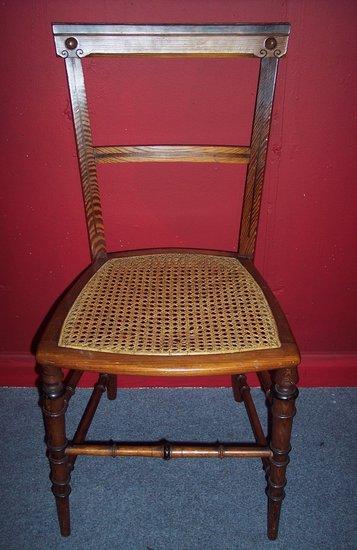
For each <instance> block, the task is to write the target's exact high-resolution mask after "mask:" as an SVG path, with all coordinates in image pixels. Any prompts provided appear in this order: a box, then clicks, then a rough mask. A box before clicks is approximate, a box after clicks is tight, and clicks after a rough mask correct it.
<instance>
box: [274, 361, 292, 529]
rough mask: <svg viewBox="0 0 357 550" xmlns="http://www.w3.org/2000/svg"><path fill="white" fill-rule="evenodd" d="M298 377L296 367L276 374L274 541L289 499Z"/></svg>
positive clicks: (281, 370)
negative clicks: (289, 475) (288, 478)
mask: <svg viewBox="0 0 357 550" xmlns="http://www.w3.org/2000/svg"><path fill="white" fill-rule="evenodd" d="M297 380H298V377H297V370H296V368H291V369H280V370H278V371H276V377H275V385H274V388H273V405H272V423H273V425H272V436H271V442H270V448H271V450H272V452H273V456H272V458H271V459H270V468H269V478H268V488H267V495H268V537H269V539H271V540H274V539H276V538H277V536H278V529H279V517H280V509H281V503H282V501H283V499H284V497H285V491H284V487H285V485H286V477H285V472H286V467H287V465H288V463H289V452H290V450H291V446H290V437H291V428H292V423H293V418H294V415H295V412H296V409H295V398H296V397H297V394H298V391H297V388H296V383H297Z"/></svg>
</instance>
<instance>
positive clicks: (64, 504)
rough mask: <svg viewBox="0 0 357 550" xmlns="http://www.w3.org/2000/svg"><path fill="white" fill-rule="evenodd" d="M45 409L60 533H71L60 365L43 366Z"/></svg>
mask: <svg viewBox="0 0 357 550" xmlns="http://www.w3.org/2000/svg"><path fill="white" fill-rule="evenodd" d="M41 377H42V390H43V397H42V410H43V415H44V421H45V427H46V443H47V451H48V458H49V462H50V468H51V475H50V479H51V481H52V492H53V494H54V496H55V499H56V506H57V515H58V521H59V526H60V530H61V535H63V536H64V537H67V536H68V535H69V534H70V531H71V528H70V514H69V494H70V492H71V487H70V485H69V482H70V475H69V468H68V458H67V455H66V454H65V449H66V447H67V439H66V432H65V411H66V407H67V402H66V400H65V398H64V386H63V383H62V379H63V376H62V371H61V369H59V368H57V367H52V366H42V367H41Z"/></svg>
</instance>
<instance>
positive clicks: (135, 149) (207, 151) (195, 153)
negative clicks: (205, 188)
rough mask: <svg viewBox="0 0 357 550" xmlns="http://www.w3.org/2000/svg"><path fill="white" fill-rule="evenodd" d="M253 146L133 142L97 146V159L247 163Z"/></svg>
mask: <svg viewBox="0 0 357 550" xmlns="http://www.w3.org/2000/svg"><path fill="white" fill-rule="evenodd" d="M249 156H250V147H233V146H232V147H229V146H215V145H205V146H198V145H131V146H125V147H121V146H116V147H94V157H95V159H96V161H97V162H98V163H110V162H223V163H238V164H247V163H248V162H249Z"/></svg>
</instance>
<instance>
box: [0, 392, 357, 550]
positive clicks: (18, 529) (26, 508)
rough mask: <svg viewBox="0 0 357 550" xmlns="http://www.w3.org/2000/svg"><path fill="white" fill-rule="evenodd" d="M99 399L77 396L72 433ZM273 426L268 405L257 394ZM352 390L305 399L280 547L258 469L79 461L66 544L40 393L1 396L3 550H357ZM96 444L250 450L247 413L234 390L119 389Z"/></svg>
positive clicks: (226, 463)
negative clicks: (220, 444)
mask: <svg viewBox="0 0 357 550" xmlns="http://www.w3.org/2000/svg"><path fill="white" fill-rule="evenodd" d="M89 394H90V391H89V390H77V393H76V395H75V396H74V398H73V399H72V401H71V404H70V407H69V415H68V431H69V434H72V433H73V430H74V429H75V427H76V424H77V423H78V420H79V418H80V416H81V413H82V411H83V409H84V406H85V404H86V402H87V400H88V397H89ZM253 396H254V397H255V398H256V403H257V408H258V411H260V412H262V414H263V415H264V416H263V418H265V416H266V415H265V406H264V399H263V395H262V394H261V392H260V391H259V390H253ZM355 397H356V390H353V389H350V388H338V389H337V388H325V389H303V390H301V392H300V397H299V399H298V402H297V407H298V414H297V416H296V418H295V423H294V430H293V437H292V446H293V450H292V452H291V455H290V457H291V464H290V466H289V469H288V485H287V496H286V498H285V501H284V503H283V510H282V517H281V522H280V535H279V539H278V540H277V541H275V542H270V541H268V540H267V539H266V496H265V493H264V489H265V479H264V473H263V470H262V467H261V463H260V461H259V460H258V459H250V460H243V459H242V460H234V459H224V460H214V459H196V460H188V459H180V460H175V461H174V460H172V461H169V462H164V461H163V460H158V459H142V458H124V459H121V458H117V459H112V458H104V457H103V458H93V457H85V458H83V457H79V458H78V461H77V463H76V467H75V470H74V472H73V475H72V483H71V485H72V494H71V511H72V535H71V537H69V538H67V539H63V538H61V537H60V535H59V533H58V527H57V519H56V514H55V506H54V498H53V497H52V494H51V492H50V482H49V479H48V473H49V470H48V463H47V459H46V458H45V447H44V442H43V425H42V419H41V413H40V410H39V408H38V406H37V400H38V399H37V392H36V391H35V390H31V389H5V388H3V389H1V390H0V428H1V434H2V436H1V439H2V445H1V456H0V458H1V481H0V484H1V487H0V489H1V503H0V507H1V509H0V522H1V526H0V548H1V549H4V550H11V549H16V550H18V549H41V550H42V549H48V548H54V549H72V548H73V549H123V550H126V549H133V550H136V549H138V550H141V549H142V550H176V549H177V550H196V549H197V550H215V549H219V550H233V549H252V548H254V549H255V548H257V549H259V550H260V549H265V548H269V549H286V550H293V549H299V550H301V549H305V548H306V549H314V550H315V549H320V548H323V549H334V550H335V549H338V550H340V549H356V548H357V530H356V527H355V525H356V514H355V511H354V508H356V502H355V496H356V491H355V489H356V482H355V481H356V475H355V471H356V464H355V456H356V443H355V434H354V431H355V427H354V426H355V422H354V420H353V401H354V400H355ZM89 438H91V439H111V438H113V439H122V440H133V441H135V440H140V439H142V440H145V439H154V440H155V439H156V440H158V439H161V438H166V439H169V440H183V441H185V440H186V441H190V440H191V441H196V440H201V441H211V442H212V441H216V440H217V439H220V440H221V441H229V440H231V441H234V440H235V441H240V442H242V441H252V439H253V438H252V435H251V431H250V426H249V423H248V420H247V417H246V414H245V409H244V406H243V405H241V404H237V403H235V401H234V400H233V398H232V394H231V391H230V390H227V389H212V388H210V389H179V390H176V389H143V390H128V389H123V390H119V392H118V398H117V400H116V401H114V402H112V401H108V400H107V399H106V396H105V395H104V396H103V398H102V401H101V403H100V405H99V409H98V412H97V415H96V417H95V419H94V422H93V425H92V427H91V431H90V433H89Z"/></svg>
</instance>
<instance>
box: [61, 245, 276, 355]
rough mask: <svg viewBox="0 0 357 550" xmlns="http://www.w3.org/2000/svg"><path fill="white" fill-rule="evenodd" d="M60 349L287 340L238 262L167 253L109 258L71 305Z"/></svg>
mask: <svg viewBox="0 0 357 550" xmlns="http://www.w3.org/2000/svg"><path fill="white" fill-rule="evenodd" d="M59 346H61V347H68V348H76V349H83V350H92V351H99V352H111V353H123V354H143V355H193V354H214V353H234V352H241V351H252V350H260V349H267V348H277V347H280V341H279V337H278V334H277V328H276V324H275V321H274V318H273V315H272V313H271V310H270V308H269V306H268V303H267V301H266V299H265V297H264V294H263V292H262V290H261V289H260V288H259V286H258V285H257V283H256V282H255V281H254V279H253V277H252V276H251V275H250V273H248V271H247V270H246V269H245V268H244V267H243V265H242V264H241V263H240V262H239V261H238V260H237V259H235V258H233V257H224V256H223V257H222V256H211V255H202V254H187V253H186V254H178V253H168V254H150V255H142V256H129V257H122V258H115V259H111V260H108V261H107V262H106V263H105V264H104V265H103V266H102V267H101V268H100V269H99V270H98V271H97V272H96V273H95V275H94V276H93V277H92V278H91V279H90V281H89V282H88V283H87V285H86V286H85V287H84V288H83V290H82V291H81V293H80V294H79V296H78V297H77V299H76V301H75V303H74V304H73V306H72V308H71V309H70V311H69V313H68V315H67V317H66V320H65V322H64V324H63V327H62V331H61V335H60V339H59Z"/></svg>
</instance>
